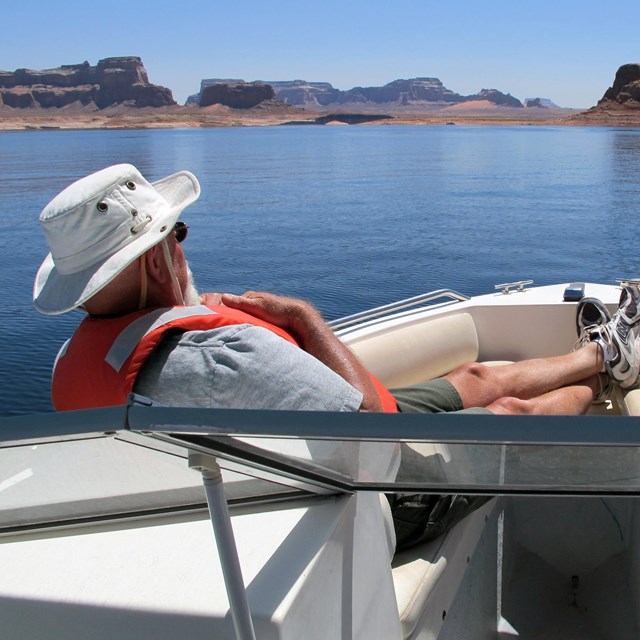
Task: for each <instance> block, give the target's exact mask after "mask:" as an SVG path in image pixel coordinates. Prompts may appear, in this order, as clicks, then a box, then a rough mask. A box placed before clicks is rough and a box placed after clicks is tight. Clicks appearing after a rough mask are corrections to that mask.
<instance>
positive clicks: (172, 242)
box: [34, 165, 640, 414]
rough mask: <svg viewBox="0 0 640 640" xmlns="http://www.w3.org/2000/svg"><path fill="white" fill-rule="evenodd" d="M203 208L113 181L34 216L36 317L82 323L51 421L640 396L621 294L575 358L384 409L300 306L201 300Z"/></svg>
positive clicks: (500, 409)
mask: <svg viewBox="0 0 640 640" xmlns="http://www.w3.org/2000/svg"><path fill="white" fill-rule="evenodd" d="M199 193H200V187H199V184H198V182H197V180H196V178H195V177H194V176H193V175H192V174H190V173H188V172H180V173H177V174H174V175H171V176H169V177H167V178H165V179H163V180H160V181H158V182H155V183H153V184H150V183H149V182H147V180H145V178H144V177H143V176H142V175H141V174H140V172H139V171H138V170H137V169H136V168H135V167H133V166H131V165H116V166H113V167H109V168H107V169H104V170H102V171H99V172H97V173H95V174H92V175H90V176H88V177H86V178H83V179H81V180H79V181H78V182H75V183H74V184H72V185H70V186H69V187H67V189H65V190H64V191H63V192H61V193H60V194H59V195H58V196H57V197H56V198H54V200H52V201H51V202H50V203H49V204H48V205H47V207H45V209H44V210H43V212H42V214H41V216H40V222H41V225H42V228H43V231H44V233H45V235H46V237H47V240H48V243H49V246H50V248H51V254H50V255H49V256H48V257H47V258H46V259H45V261H44V263H43V265H42V266H41V268H40V270H39V272H38V274H37V276H36V282H35V286H34V303H35V306H36V308H37V309H38V310H39V311H41V312H43V313H46V314H59V313H65V312H67V311H70V310H72V309H76V308H81V309H83V310H84V311H86V313H87V314H88V315H87V318H85V320H83V322H82V323H81V325H80V326H79V327H78V330H77V331H76V332H75V334H74V336H73V337H72V338H71V340H70V341H69V342H68V343H67V344H66V345H65V346H64V347H63V349H62V350H61V352H60V354H59V356H58V358H57V360H56V364H55V366H54V374H53V401H54V406H55V407H56V409H58V410H65V409H81V408H87V407H95V406H107V405H116V404H123V403H125V402H126V400H127V395H128V393H129V392H131V391H132V390H133V391H136V392H137V393H140V394H142V395H145V396H148V397H150V398H152V399H155V400H157V401H159V402H161V403H163V404H166V405H175V406H200V407H229V408H268V409H301V410H329V411H391V412H392V411H398V410H400V411H425V412H436V411H466V412H480V413H494V414H581V413H586V411H587V410H588V409H589V407H590V405H591V404H592V402H594V401H601V400H603V399H604V398H605V397H606V395H607V394H608V392H609V391H610V388H611V384H612V382H613V383H618V384H620V385H621V386H623V387H627V388H629V387H634V386H636V385H637V384H638V374H639V368H640V361H638V358H637V357H636V348H635V343H636V341H637V335H638V331H639V326H640V324H639V321H640V311H638V301H639V299H640V296H639V294H638V290H637V288H631V287H628V288H625V289H624V290H623V293H622V304H621V307H620V309H619V310H618V312H616V314H615V315H614V316H613V318H611V319H609V317H608V316H606V317H601V318H599V319H598V320H597V321H595V322H593V323H591V322H590V320H589V318H590V317H591V316H593V314H594V313H596V315H597V313H598V311H599V308H600V307H601V306H602V305H600V307H599V306H598V303H597V301H596V302H591V303H589V304H586V305H583V306H582V309H581V313H580V314H579V320H578V321H579V325H580V332H581V337H580V348H578V349H576V350H575V351H574V352H572V353H569V354H567V355H564V356H560V357H553V358H544V359H539V360H531V361H527V362H520V363H515V364H511V365H507V366H502V367H495V368H487V367H484V366H482V365H480V364H477V363H471V364H468V365H464V366H462V367H460V368H458V369H456V370H455V371H453V372H452V373H450V374H449V375H446V376H444V377H443V378H441V379H438V380H434V381H429V382H427V383H423V384H421V385H416V386H414V387H410V388H406V389H397V390H394V391H393V392H392V393H391V392H389V391H388V390H386V389H385V388H384V387H383V386H382V385H381V384H380V383H379V382H378V381H377V380H376V379H375V378H374V377H373V376H372V375H371V374H370V373H369V372H368V371H367V370H366V369H365V368H364V366H363V365H362V364H361V363H360V362H359V361H358V359H357V358H356V357H355V356H354V354H353V353H352V352H351V351H350V350H349V349H348V348H347V347H346V346H345V345H344V344H343V343H342V342H341V341H340V340H339V339H338V338H337V337H336V336H335V335H334V334H333V332H332V331H331V330H330V328H329V327H328V326H327V325H326V324H325V322H324V321H323V320H322V318H321V316H320V314H319V313H318V312H317V311H316V310H315V309H314V308H313V307H312V306H311V305H310V304H308V303H306V302H303V301H301V300H296V299H292V298H287V297H282V296H276V295H273V294H269V293H259V292H252V291H250V292H247V293H245V294H244V295H231V294H227V293H225V294H217V293H208V294H203V295H200V296H198V294H197V292H196V290H195V288H194V286H193V281H192V276H191V273H190V270H189V267H188V265H187V261H186V258H185V255H184V252H183V249H182V246H181V244H180V243H181V242H182V241H183V240H184V239H185V237H186V235H187V229H188V228H187V226H186V225H185V224H184V223H183V222H181V221H178V217H179V216H180V214H181V212H182V211H183V209H184V208H186V207H187V206H188V205H190V204H191V203H193V202H194V201H195V200H196V199H197V198H198V196H199ZM605 311H606V310H605Z"/></svg>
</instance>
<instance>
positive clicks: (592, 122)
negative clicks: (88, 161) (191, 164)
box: [0, 103, 640, 131]
mask: <svg viewBox="0 0 640 640" xmlns="http://www.w3.org/2000/svg"><path fill="white" fill-rule="evenodd" d="M478 107H480V108H478ZM346 114H349V115H350V116H351V121H349V122H347V123H345V122H340V120H341V119H342V120H345V119H346V118H344V117H342V116H345V115H346ZM316 119H322V124H321V125H320V123H318V124H317V126H331V125H333V124H349V125H350V126H353V125H354V124H357V126H389V125H437V126H439V125H479V126H490V125H512V126H530V125H535V126H640V110H633V111H632V110H615V111H606V110H594V109H590V110H589V111H580V110H578V109H550V108H540V107H528V108H513V107H497V106H488V105H478V106H476V105H471V104H470V103H465V106H464V107H462V106H461V105H455V106H453V107H442V106H439V107H433V108H427V109H421V110H416V111H415V112H412V111H411V110H403V111H393V110H380V111H376V110H375V109H373V108H372V107H369V108H368V109H366V110H358V111H356V110H354V109H351V110H350V109H348V108H346V109H340V110H339V111H320V110H318V111H311V110H305V109H300V108H296V107H290V106H281V105H269V104H267V105H258V106H257V107H254V108H252V109H231V108H229V107H224V106H222V105H214V106H212V107H187V106H185V107H182V106H172V107H157V108H150V107H148V108H134V107H124V106H118V107H110V108H108V109H103V110H96V109H87V108H82V107H80V108H74V107H63V108H60V109H55V110H54V109H40V108H29V109H11V108H8V107H0V131H54V130H55V131H58V130H84V129H86V130H108V129H177V128H223V127H261V126H281V125H286V124H298V125H301V124H302V125H309V126H314V125H316V123H315V120H316ZM363 119H364V120H365V121H364V122H362V120H363ZM368 119H370V121H367V120H368Z"/></svg>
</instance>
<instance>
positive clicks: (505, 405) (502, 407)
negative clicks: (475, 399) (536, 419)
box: [487, 397, 534, 416]
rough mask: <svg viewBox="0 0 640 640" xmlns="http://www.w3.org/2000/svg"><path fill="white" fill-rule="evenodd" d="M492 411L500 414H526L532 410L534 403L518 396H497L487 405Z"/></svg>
mask: <svg viewBox="0 0 640 640" xmlns="http://www.w3.org/2000/svg"><path fill="white" fill-rule="evenodd" d="M487 409H489V410H490V411H491V412H492V413H495V414H498V415H500V414H502V415H510V416H517V415H527V414H531V413H533V412H534V405H533V403H532V402H531V401H530V400H521V399H520V398H508V397H506V398H498V399H497V400H496V401H495V402H492V403H491V404H490V405H488V406H487Z"/></svg>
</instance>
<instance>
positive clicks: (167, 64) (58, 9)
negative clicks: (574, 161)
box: [0, 0, 640, 107]
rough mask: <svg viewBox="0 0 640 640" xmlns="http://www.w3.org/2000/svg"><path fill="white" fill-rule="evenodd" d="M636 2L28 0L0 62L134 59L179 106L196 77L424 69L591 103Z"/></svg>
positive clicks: (385, 75) (366, 78)
mask: <svg viewBox="0 0 640 640" xmlns="http://www.w3.org/2000/svg"><path fill="white" fill-rule="evenodd" d="M638 24H640V2H638V0H633V1H631V0H621V1H616V0H613V1H610V2H603V1H602V0H600V1H599V2H595V1H594V0H575V1H574V0H556V1H555V2H554V1H551V0H535V1H533V0H511V1H507V0H485V1H482V0H476V1H472V0H458V1H457V2H456V1H453V2H451V1H449V2H445V1H444V0H441V1H440V2H433V1H432V0H421V1H419V0H395V1H393V2H391V1H386V2H382V1H380V0H369V1H368V2H366V1H365V0H341V1H335V0H323V1H322V2H304V0H297V1H294V0H269V1H266V0H265V1H262V2H261V1H257V0H245V1H244V2H235V1H233V0H225V1H220V0H209V1H205V0H180V1H179V2H171V3H169V2H165V1H164V0H153V1H151V0H142V1H138V2H136V1H135V0H130V1H123V0H109V2H100V3H98V2H93V1H91V0H87V1H86V2H84V3H79V2H77V0H74V1H73V2H72V1H69V0H56V2H51V1H50V0H48V1H47V2H44V1H43V0H35V1H32V2H15V1H14V2H10V3H6V4H5V5H3V8H2V38H1V40H0V69H2V70H5V71H13V70H15V69H16V68H19V67H27V68H31V69H45V68H51V67H56V66H58V65H61V64H74V63H78V62H83V61H84V60H88V61H89V62H90V63H91V64H96V63H97V61H98V60H99V59H100V58H105V57H109V56H124V55H137V56H140V57H141V58H142V61H143V63H144V65H145V67H146V69H147V71H148V73H149V79H150V81H151V82H153V83H155V84H160V85H163V86H166V87H169V88H170V89H171V90H172V91H173V94H174V97H175V99H176V100H177V101H178V102H179V103H181V104H182V103H184V100H185V99H186V97H187V96H188V95H190V94H192V93H196V92H197V91H198V89H199V85H200V80H201V79H202V78H212V77H224V78H242V79H244V80H292V79H296V78H302V79H305V80H311V81H326V82H331V84H333V85H334V86H335V87H337V88H339V89H349V88H351V87H353V86H358V85H361V86H371V85H382V84H386V83H387V82H390V81H392V80H395V79H398V78H412V77H417V76H428V77H437V78H440V80H442V82H443V83H444V84H445V86H446V87H448V88H449V89H451V90H452V91H456V92H458V93H461V94H469V93H476V92H477V91H479V90H480V89H483V88H487V89H499V90H500V91H503V92H505V93H507V92H509V93H511V94H512V95H514V96H516V97H517V98H519V99H520V100H524V99H525V98H532V97H543V98H550V99H552V100H553V101H554V102H556V103H557V104H559V105H560V106H563V107H590V106H593V105H594V104H595V103H596V102H597V101H598V100H599V99H600V98H601V97H602V94H603V93H604V91H605V90H606V89H607V87H609V86H610V85H611V84H612V82H613V78H614V75H615V72H616V70H617V68H618V67H619V66H620V65H622V64H625V63H628V62H640V39H639V38H638V35H637V31H638Z"/></svg>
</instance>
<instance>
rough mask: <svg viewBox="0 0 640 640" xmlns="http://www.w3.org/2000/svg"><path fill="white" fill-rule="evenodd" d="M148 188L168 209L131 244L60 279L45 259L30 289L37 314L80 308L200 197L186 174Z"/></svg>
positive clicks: (163, 235) (166, 232) (194, 182)
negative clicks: (152, 190)
mask: <svg viewBox="0 0 640 640" xmlns="http://www.w3.org/2000/svg"><path fill="white" fill-rule="evenodd" d="M151 184H152V185H153V187H154V188H155V189H156V191H157V192H158V193H159V194H160V195H161V196H162V197H163V198H164V200H165V201H166V202H167V205H168V206H167V208H166V209H165V210H164V211H162V212H158V213H157V214H156V215H154V216H153V219H152V221H151V222H150V223H149V226H148V228H147V230H146V231H145V233H144V234H141V235H140V236H139V238H137V239H136V240H135V242H131V243H130V244H128V245H127V246H125V247H123V248H122V249H120V251H118V252H116V253H115V254H113V255H112V256H109V257H108V258H107V259H105V260H103V261H101V262H99V263H97V264H95V265H92V266H91V267H89V268H88V269H85V270H84V271H81V272H79V273H74V274H70V275H62V274H61V273H60V272H59V271H58V270H57V269H56V265H55V263H54V261H53V258H52V256H51V254H49V255H48V256H47V257H46V258H45V260H44V262H43V263H42V265H41V266H40V269H39V270H38V273H37V275H36V279H35V283H34V287H33V303H34V305H35V307H36V309H37V310H38V311H40V312H41V313H44V314H47V315H58V314H61V313H66V312H67V311H71V310H72V309H75V308H77V307H79V306H81V305H82V304H83V303H84V302H86V301H87V300H88V299H89V298H91V297H92V296H94V295H95V294H96V293H97V292H98V291H100V289H102V288H103V287H105V286H106V285H107V284H109V282H111V281H112V280H113V279H114V278H116V277H117V276H118V275H119V274H120V273H122V271H123V270H124V269H126V268H127V267H128V266H129V265H130V264H131V263H132V262H133V261H134V260H135V259H136V258H138V257H140V256H141V255H142V254H143V253H145V252H146V251H148V250H149V249H150V248H151V247H153V246H155V245H156V244H158V243H159V242H161V241H162V240H163V239H164V238H166V237H167V235H169V233H171V230H172V229H173V226H174V225H175V223H176V221H177V220H178V217H179V216H180V214H181V213H182V211H183V210H184V209H185V208H186V207H188V206H189V205H190V204H192V203H193V202H195V200H197V199H198V197H199V195H200V185H199V184H198V181H197V179H196V177H195V176H194V175H193V174H192V173H190V172H188V171H180V172H178V173H174V174H172V175H170V176H167V177H166V178H163V179H162V180H158V181H157V182H153V183H151Z"/></svg>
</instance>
